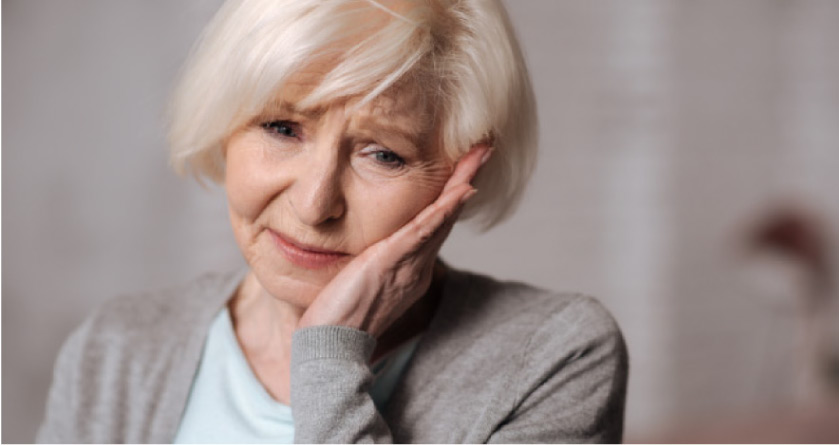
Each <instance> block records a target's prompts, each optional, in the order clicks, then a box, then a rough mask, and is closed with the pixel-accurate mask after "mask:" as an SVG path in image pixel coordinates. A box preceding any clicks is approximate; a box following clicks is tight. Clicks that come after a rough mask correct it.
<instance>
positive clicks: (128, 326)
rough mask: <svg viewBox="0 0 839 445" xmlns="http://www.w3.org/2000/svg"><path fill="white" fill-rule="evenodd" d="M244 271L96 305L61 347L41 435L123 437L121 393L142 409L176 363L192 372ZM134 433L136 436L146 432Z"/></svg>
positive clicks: (156, 400) (155, 401)
mask: <svg viewBox="0 0 839 445" xmlns="http://www.w3.org/2000/svg"><path fill="white" fill-rule="evenodd" d="M241 275H242V273H241V271H237V272H229V273H213V274H206V275H203V276H201V277H200V278H198V279H196V280H193V281H192V282H190V283H188V284H184V285H179V286H174V287H170V288H168V289H163V290H160V291H156V292H146V293H141V294H136V295H130V296H122V297H117V298H114V299H112V300H109V301H107V302H105V303H104V304H102V305H100V306H99V307H98V308H97V309H96V310H95V311H94V312H93V313H92V314H91V315H90V316H89V317H88V318H87V319H86V320H85V321H84V322H83V323H82V324H81V326H79V327H78V328H77V329H76V330H75V331H73V333H72V334H71V335H70V336H69V337H68V339H67V341H66V342H65V343H64V345H63V346H62V348H61V351H60V352H59V355H58V358H57V360H56V363H55V368H54V374H53V382H52V387H51V389H50V394H49V399H48V402H47V413H46V419H45V420H44V423H43V424H42V426H41V430H40V432H39V436H38V440H39V441H42V442H43V441H47V442H53V441H58V442H85V441H92V442H115V441H116V442H120V441H126V440H127V439H126V437H127V436H125V434H127V433H126V432H125V431H123V430H124V429H125V428H128V426H131V425H130V424H127V423H125V422H123V421H122V420H120V419H122V418H123V417H125V416H129V414H127V413H126V410H125V406H124V405H123V404H124V403H125V401H124V400H123V399H122V398H121V396H120V395H122V396H125V395H131V397H132V403H133V406H131V407H129V408H128V410H129V411H130V410H137V412H140V411H142V415H150V414H149V413H150V412H151V411H149V412H146V411H148V410H146V408H148V407H151V406H157V405H162V404H163V402H162V401H161V400H162V399H163V398H165V397H167V395H166V394H165V392H163V393H160V392H161V391H162V388H165V387H166V382H168V379H170V378H171V377H172V376H173V375H176V374H178V372H179V371H184V372H189V370H190V369H191V367H192V366H193V362H195V361H196V360H197V359H198V357H199V356H200V349H201V345H202V342H203V339H204V337H205V336H206V330H207V329H208V327H209V324H210V322H211V321H212V318H213V317H214V315H215V314H216V313H217V312H218V310H219V309H220V308H221V307H222V306H223V304H224V302H225V301H226V300H227V298H228V297H229V296H230V295H231V294H232V292H233V291H234V290H235V287H236V286H237V285H238V280H239V279H240V277H241ZM137 388H144V392H142V393H141V392H137V391H136V389H137ZM153 388H156V391H157V392H156V391H153V390H152V389H153ZM132 412H133V411H132ZM134 414H137V413H136V412H135V413H134ZM137 415H140V414H137ZM138 434H139V433H138ZM143 434H145V433H143ZM131 437H133V438H134V440H129V441H135V442H136V441H143V440H141V439H143V438H145V437H146V436H141V435H137V436H131Z"/></svg>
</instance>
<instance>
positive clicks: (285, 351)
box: [39, 0, 627, 443]
mask: <svg viewBox="0 0 839 445" xmlns="http://www.w3.org/2000/svg"><path fill="white" fill-rule="evenodd" d="M536 130H537V126H536V115H535V106H534V100H533V93H532V91H531V87H530V81H529V79H528V74H527V70H526V68H525V65H524V61H523V58H522V55H521V51H520V49H519V47H518V44H517V42H516V39H515V37H514V35H513V31H512V29H511V25H510V22H509V19H508V17H507V15H506V12H505V11H504V9H503V7H502V6H501V4H500V3H499V2H498V1H493V0H422V1H420V0H418V1H374V0H368V1H361V0H355V1H353V0H346V1H338V0H335V1H329V2H324V1H321V0H311V1H303V0H287V1H280V0H250V1H230V2H228V3H227V4H225V5H224V6H223V7H222V8H221V10H220V11H219V12H218V13H217V15H216V16H215V18H214V19H213V21H212V22H211V23H210V25H209V26H208V28H207V29H206V31H205V32H204V34H203V36H202V39H201V41H200V42H199V44H198V46H197V47H196V49H195V51H194V52H193V54H192V56H191V59H190V62H189V64H188V66H187V69H186V70H185V72H184V74H183V79H182V81H181V83H180V86H179V88H178V89H177V91H176V94H175V98H174V102H173V111H172V125H171V144H172V162H173V165H174V167H175V169H176V170H178V171H181V172H184V171H189V172H192V173H194V174H195V175H197V176H204V177H208V178H211V179H213V180H216V181H220V182H223V183H224V185H225V189H226V192H227V200H228V204H229V210H230V220H231V223H232V225H233V233H234V235H235V238H236V242H237V243H238V245H239V247H240V249H241V251H242V254H243V255H244V257H245V260H246V262H247V268H246V269H245V270H242V271H237V272H234V273H227V274H211V275H208V276H205V277H203V278H201V279H199V280H198V281H196V282H194V283H192V284H190V285H187V286H184V287H181V288H177V289H170V290H168V291H163V292H159V293H152V294H147V295H140V296H136V297H133V298H123V299H116V300H113V301H111V302H109V303H107V304H105V305H104V306H103V307H102V308H101V309H100V310H98V311H97V312H96V313H95V314H94V315H93V316H92V317H90V318H89V319H88V320H87V321H86V322H85V323H84V324H83V325H82V326H81V327H80V328H79V329H78V330H77V331H76V332H75V333H74V334H73V335H72V336H71V337H70V338H69V340H68V341H67V343H66V345H65V346H64V348H63V350H62V352H61V354H60V356H59V358H58V361H57V364H56V370H55V380H54V383H53V387H52V391H51V393H50V397H49V401H48V408H47V415H46V420H45V422H44V424H43V426H42V428H41V430H40V433H39V440H40V441H59V442H254V443H255V442H291V441H292V440H294V441H298V442H373V441H375V442H391V441H397V442H537V441H538V442H542V441H544V442H559V441H571V442H589V441H605V442H617V441H620V439H621V429H622V422H623V405H624V396H625V391H626V377H627V357H626V351H625V347H624V344H623V341H622V339H621V335H620V332H619V330H618V328H617V326H616V324H615V323H614V321H613V320H612V318H611V317H610V316H609V314H608V313H607V312H606V311H605V310H604V309H603V308H602V307H601V306H600V305H599V304H598V303H597V302H596V301H595V300H594V299H592V298H589V297H586V296H582V295H578V294H570V293H550V292H546V291H543V290H540V289H536V288H533V287H530V286H527V285H525V284H521V283H510V282H500V281H496V280H493V279H492V278H489V277H486V276H482V275H476V274H472V273H469V272H465V271H459V270H455V269H453V268H451V267H449V266H447V265H446V264H444V263H443V262H442V261H440V260H439V258H438V251H439V249H440V246H441V245H442V243H443V241H444V240H445V239H446V237H447V235H448V233H449V231H450V229H451V227H452V225H453V224H454V223H455V221H457V220H462V219H467V218H476V219H478V221H479V222H481V223H483V225H484V227H489V226H492V225H493V224H496V223H497V222H499V221H500V220H502V219H503V218H504V217H505V216H507V215H508V214H509V213H510V211H511V209H512V208H513V207H514V206H515V204H516V202H517V201H518V199H519V197H520V196H521V194H522V191H523V187H524V185H525V182H526V180H527V178H528V176H529V173H530V171H531V170H532V166H533V163H534V157H535V156H534V150H535V142H536Z"/></svg>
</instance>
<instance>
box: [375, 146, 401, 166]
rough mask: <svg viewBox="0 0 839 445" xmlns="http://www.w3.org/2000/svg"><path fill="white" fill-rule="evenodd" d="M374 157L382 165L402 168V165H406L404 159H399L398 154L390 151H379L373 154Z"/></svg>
mask: <svg viewBox="0 0 839 445" xmlns="http://www.w3.org/2000/svg"><path fill="white" fill-rule="evenodd" d="M373 157H374V158H375V159H376V161H378V162H380V163H382V164H389V165H399V166H401V165H402V164H404V163H405V160H403V159H402V158H400V157H399V155H397V154H396V153H394V152H392V151H390V150H379V151H377V152H375V153H373Z"/></svg>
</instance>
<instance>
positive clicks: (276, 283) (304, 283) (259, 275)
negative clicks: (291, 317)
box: [251, 264, 337, 308]
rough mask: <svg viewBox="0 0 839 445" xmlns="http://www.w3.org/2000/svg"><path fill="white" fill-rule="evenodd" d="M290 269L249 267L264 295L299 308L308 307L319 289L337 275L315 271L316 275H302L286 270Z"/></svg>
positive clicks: (307, 272)
mask: <svg viewBox="0 0 839 445" xmlns="http://www.w3.org/2000/svg"><path fill="white" fill-rule="evenodd" d="M291 268H293V266H291V267H283V268H276V267H260V265H258V264H257V265H251V270H252V271H253V273H254V275H255V276H256V279H257V281H259V284H260V285H261V286H262V289H263V290H264V291H265V292H266V293H268V294H269V295H271V296H272V297H274V298H276V299H278V300H281V301H284V302H286V303H288V304H291V305H293V306H296V307H299V308H307V307H309V305H310V304H312V302H313V301H314V300H315V298H317V296H318V294H319V293H320V291H321V289H323V288H324V286H326V285H327V284H328V283H329V282H330V281H331V280H332V278H333V277H334V276H335V274H336V273H337V271H334V272H328V271H317V272H318V273H312V271H305V272H304V273H295V272H301V271H296V270H288V269H291ZM278 269H280V270H278ZM282 269H285V270H282Z"/></svg>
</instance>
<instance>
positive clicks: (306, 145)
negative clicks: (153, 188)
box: [225, 76, 453, 307]
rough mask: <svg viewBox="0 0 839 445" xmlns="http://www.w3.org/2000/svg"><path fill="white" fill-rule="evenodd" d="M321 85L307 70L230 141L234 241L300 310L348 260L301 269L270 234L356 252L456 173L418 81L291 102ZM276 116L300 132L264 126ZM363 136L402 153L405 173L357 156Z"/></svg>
mask: <svg viewBox="0 0 839 445" xmlns="http://www.w3.org/2000/svg"><path fill="white" fill-rule="evenodd" d="M315 85H316V82H314V81H312V80H311V78H307V77H305V76H304V77H303V78H301V79H292V80H291V81H290V82H288V83H287V84H286V86H285V87H284V90H283V94H282V95H281V98H280V99H277V100H275V101H272V102H269V104H268V105H267V106H266V108H265V110H264V111H263V112H262V113H260V115H259V116H257V117H256V118H255V119H254V120H252V121H251V122H252V123H251V124H250V125H248V126H247V127H245V128H242V129H240V130H239V131H237V132H236V133H235V134H234V135H232V136H231V137H230V138H229V140H228V143H227V146H226V147H225V149H226V152H227V162H228V165H227V177H226V187H227V193H228V203H229V209H230V217H231V223H232V225H233V231H234V235H235V236H236V241H237V243H238V245H239V247H240V249H241V250H242V252H243V255H244V256H245V259H246V261H247V262H248V264H249V266H250V267H251V269H252V272H253V273H254V274H255V275H256V277H257V279H258V281H259V283H260V284H261V285H262V287H263V288H264V290H265V291H266V292H267V293H268V294H270V295H271V296H273V297H274V298H277V299H280V300H284V301H288V302H292V303H293V304H295V305H297V306H301V307H305V306H307V305H308V303H309V302H311V300H312V299H314V297H315V296H316V294H317V291H318V290H319V289H320V288H322V287H323V286H325V285H326V284H327V283H328V282H329V281H330V280H331V279H332V277H334V276H335V274H337V273H338V271H340V267H342V266H343V264H341V265H340V266H336V267H334V268H333V267H327V268H324V269H318V270H311V269H301V268H299V267H297V266H295V265H294V264H291V263H289V262H288V260H286V259H285V258H284V257H283V256H282V254H281V253H280V252H279V251H278V250H277V247H276V246H275V245H274V243H273V242H272V239H271V237H270V236H269V235H268V234H267V231H269V230H273V231H276V232H278V233H281V234H283V235H286V236H289V237H292V238H293V239H295V240H296V241H299V242H301V243H304V244H308V245H313V246H318V247H321V248H326V249H330V250H338V251H342V252H346V253H349V254H350V257H354V256H355V255H358V254H360V253H361V252H363V251H364V250H365V249H366V248H368V247H369V246H371V245H372V244H374V243H375V242H377V241H380V240H382V239H384V238H386V237H387V236H389V235H391V234H392V233H394V232H396V231H397V230H398V229H400V228H401V227H402V226H404V225H405V224H406V223H408V222H409V221H410V220H411V219H412V218H413V217H414V216H416V215H417V214H418V213H419V212H420V211H422V210H423V209H424V208H425V207H427V206H428V205H429V204H431V203H432V202H433V201H434V200H435V199H436V198H437V196H438V195H439V194H440V192H441V191H442V188H443V186H444V184H445V182H446V181H447V180H448V178H449V176H451V173H452V170H453V162H452V161H451V160H449V159H448V157H447V156H446V155H445V151H444V150H442V148H441V147H440V146H439V143H438V142H437V140H438V138H437V128H436V126H435V124H434V120H433V118H432V116H433V115H434V113H433V112H432V110H431V109H430V107H429V101H428V100H427V98H426V97H424V96H423V95H422V94H421V91H419V90H418V89H417V88H416V86H412V85H410V84H402V85H399V86H397V87H395V88H393V89H392V90H389V91H387V92H386V93H384V94H382V95H380V96H379V97H377V98H375V99H374V100H372V101H371V102H369V103H367V104H365V105H363V106H357V105H358V104H357V99H347V100H344V101H340V102H335V103H331V104H321V105H318V106H317V107H314V108H307V109H298V108H297V107H295V106H294V103H295V102H294V100H295V99H301V98H303V97H306V95H307V93H308V91H310V90H311V89H312V88H314V86H315ZM271 120H288V121H293V122H298V121H299V123H300V126H301V128H302V129H304V130H301V132H304V134H303V135H302V136H301V137H300V138H299V139H291V140H288V139H284V138H278V137H276V135H273V134H269V133H267V132H266V130H265V128H263V127H262V124H263V123H265V122H270V121H271ZM366 141H370V142H375V143H377V144H380V145H381V146H383V147H387V148H389V149H392V150H394V151H395V152H397V153H398V154H399V155H400V156H402V155H405V156H404V157H405V160H406V164H405V167H404V170H402V171H393V172H389V170H387V169H386V168H384V167H382V166H379V165H378V164H376V163H375V162H373V161H372V160H371V159H370V158H368V157H365V156H363V155H362V154H360V153H361V152H359V150H358V146H359V145H361V146H364V144H366V143H367V142H366ZM391 145H392V146H391ZM339 205H340V206H343V207H340V206H339ZM330 212H333V213H330Z"/></svg>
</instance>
